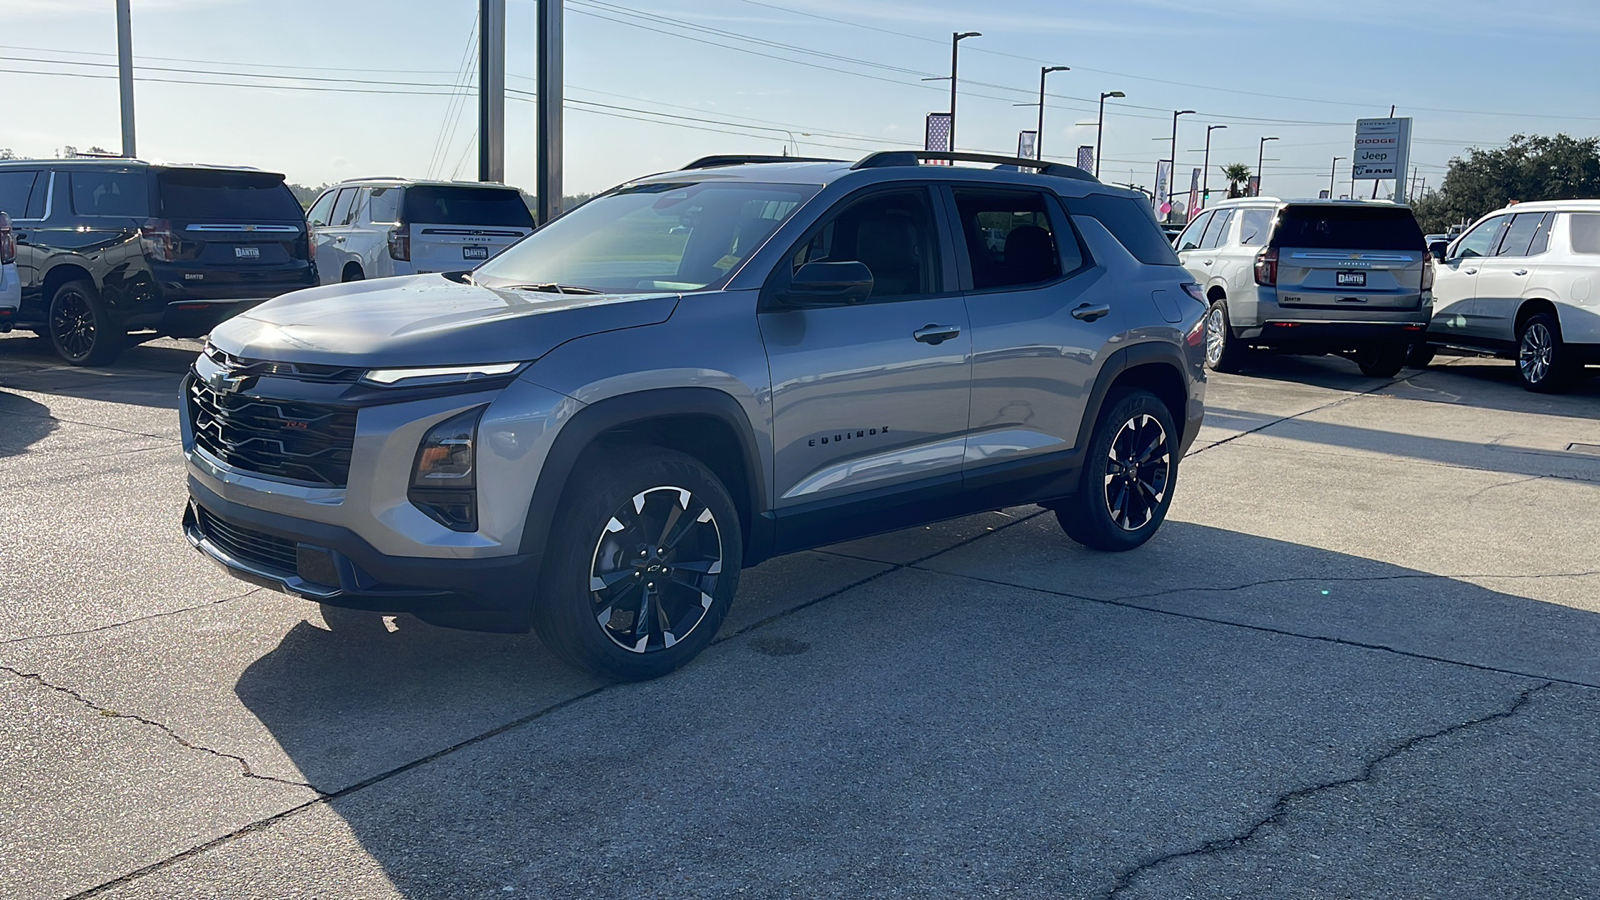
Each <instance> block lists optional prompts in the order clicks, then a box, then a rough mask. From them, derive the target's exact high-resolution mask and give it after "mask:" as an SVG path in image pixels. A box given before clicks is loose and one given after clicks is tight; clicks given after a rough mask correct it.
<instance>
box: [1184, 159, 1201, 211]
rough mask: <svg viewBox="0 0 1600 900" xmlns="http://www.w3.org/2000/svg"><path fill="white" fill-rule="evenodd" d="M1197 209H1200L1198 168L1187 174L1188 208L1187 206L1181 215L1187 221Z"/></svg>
mask: <svg viewBox="0 0 1600 900" xmlns="http://www.w3.org/2000/svg"><path fill="white" fill-rule="evenodd" d="M1199 211H1200V170H1199V169H1195V170H1194V172H1193V173H1192V174H1190V176H1189V208H1188V210H1187V211H1185V212H1184V216H1183V219H1184V221H1185V222H1187V221H1188V220H1190V219H1192V218H1194V214H1195V213H1197V212H1199Z"/></svg>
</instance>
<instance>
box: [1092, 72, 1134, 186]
mask: <svg viewBox="0 0 1600 900" xmlns="http://www.w3.org/2000/svg"><path fill="white" fill-rule="evenodd" d="M1126 96H1128V95H1127V94H1124V93H1123V92H1121V91H1106V92H1104V93H1102V94H1101V95H1100V118H1099V119H1097V120H1096V121H1095V126H1094V177H1096V178H1099V177H1100V138H1101V137H1103V136H1104V134H1105V130H1106V98H1107V97H1112V98H1118V99H1120V98H1122V97H1126Z"/></svg>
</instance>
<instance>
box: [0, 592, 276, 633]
mask: <svg viewBox="0 0 1600 900" xmlns="http://www.w3.org/2000/svg"><path fill="white" fill-rule="evenodd" d="M264 590H267V589H266V588H251V589H250V590H248V591H245V592H244V593H242V594H236V595H234V596H232V597H224V598H222V599H221V600H208V601H206V602H205V603H197V604H195V605H194V606H185V607H183V608H182V609H172V610H168V611H166V612H158V613H151V614H149V615H147V616H136V617H134V618H132V619H128V620H127V621H125V622H112V623H111V624H109V625H97V626H95V627H94V628H84V629H80V630H78V631H57V632H53V633H51V634H30V635H25V636H23V637H14V638H6V639H5V640H3V641H0V647H4V646H7V645H9V644H21V643H25V642H27V641H45V640H49V639H51V638H61V637H77V636H79V635H84V634H97V633H99V632H102V631H110V630H112V629H113V628H123V627H126V626H128V625H137V624H138V623H140V622H148V621H150V620H151V619H165V618H167V617H168V616H176V615H180V614H182V613H186V612H194V611H195V610H197V609H210V608H211V607H213V606H221V605H223V604H224V603H232V602H233V601H235V600H243V599H244V598H246V597H249V596H251V595H252V594H259V593H261V592H262V591H264Z"/></svg>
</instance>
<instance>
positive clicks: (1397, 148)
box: [1351, 118, 1411, 196]
mask: <svg viewBox="0 0 1600 900" xmlns="http://www.w3.org/2000/svg"><path fill="white" fill-rule="evenodd" d="M1410 159H1411V120H1410V119H1409V118H1402V119H1357V120H1356V146H1355V151H1354V152H1353V153H1352V154H1351V162H1352V163H1353V164H1354V166H1355V171H1354V173H1353V174H1354V176H1355V180H1357V181H1393V182H1395V193H1396V196H1398V195H1399V190H1400V188H1399V185H1400V183H1401V182H1403V181H1404V180H1405V177H1406V166H1407V165H1408V163H1409V161H1410Z"/></svg>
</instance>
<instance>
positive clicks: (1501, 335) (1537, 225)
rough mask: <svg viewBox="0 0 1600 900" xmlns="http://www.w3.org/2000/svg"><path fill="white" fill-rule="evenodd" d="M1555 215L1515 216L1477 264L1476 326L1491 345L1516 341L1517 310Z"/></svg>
mask: <svg viewBox="0 0 1600 900" xmlns="http://www.w3.org/2000/svg"><path fill="white" fill-rule="evenodd" d="M1554 221H1555V213H1537V212H1534V213H1517V214H1516V215H1514V216H1512V217H1511V222H1510V223H1509V224H1508V225H1507V226H1506V230H1505V235H1504V236H1503V237H1502V238H1501V239H1500V246H1499V247H1498V248H1496V250H1495V254H1494V256H1491V257H1486V258H1484V259H1483V260H1481V261H1480V266H1479V271H1478V290H1477V296H1476V297H1475V298H1474V299H1473V302H1472V309H1473V314H1474V318H1475V319H1476V322H1475V325H1476V326H1477V327H1478V328H1480V329H1482V331H1481V334H1482V336H1483V337H1485V338H1487V339H1489V340H1493V341H1515V340H1516V339H1517V335H1516V322H1517V310H1518V309H1519V308H1521V306H1522V298H1523V296H1524V295H1525V294H1526V293H1527V290H1528V283H1529V281H1530V280H1531V279H1532V278H1533V273H1534V268H1535V266H1536V264H1537V263H1536V257H1538V256H1540V255H1541V254H1543V253H1544V252H1545V250H1547V249H1548V248H1549V246H1550V226H1551V224H1552V223H1553V222H1554Z"/></svg>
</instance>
